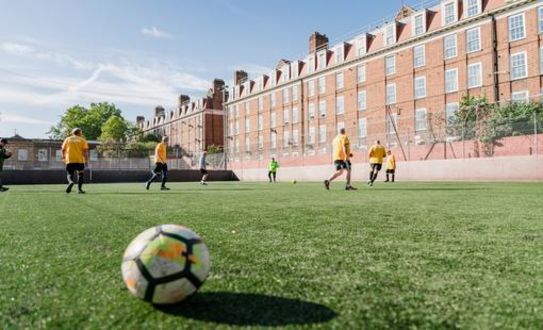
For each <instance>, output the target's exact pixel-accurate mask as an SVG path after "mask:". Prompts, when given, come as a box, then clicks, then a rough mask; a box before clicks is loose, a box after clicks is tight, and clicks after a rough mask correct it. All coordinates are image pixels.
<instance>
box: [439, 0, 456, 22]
mask: <svg viewBox="0 0 543 330" xmlns="http://www.w3.org/2000/svg"><path fill="white" fill-rule="evenodd" d="M451 4H452V5H453V10H454V19H453V20H452V21H450V22H447V18H448V17H449V16H447V10H446V8H447V6H448V5H451ZM457 21H458V0H453V1H444V2H443V3H442V4H441V25H442V26H445V25H449V24H452V23H454V22H457Z"/></svg>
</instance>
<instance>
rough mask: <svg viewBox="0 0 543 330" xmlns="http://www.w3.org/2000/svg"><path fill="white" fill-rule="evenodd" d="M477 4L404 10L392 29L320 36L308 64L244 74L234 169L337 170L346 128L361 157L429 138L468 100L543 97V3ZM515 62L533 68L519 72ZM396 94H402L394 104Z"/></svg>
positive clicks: (235, 103) (230, 131)
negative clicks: (334, 151) (437, 122)
mask: <svg viewBox="0 0 543 330" xmlns="http://www.w3.org/2000/svg"><path fill="white" fill-rule="evenodd" d="M470 3H472V4H473V6H472V7H468V5H467V4H468V1H467V0H464V1H462V0H444V1H442V2H441V3H439V4H438V5H436V6H434V7H431V8H425V9H422V10H413V9H411V8H409V7H404V8H402V10H401V11H400V12H399V14H398V16H397V17H396V20H393V22H392V23H387V24H385V25H383V26H380V27H379V28H376V29H374V30H368V31H365V32H363V33H361V34H360V35H358V36H356V37H354V38H353V39H351V40H347V41H345V42H342V43H339V44H336V45H332V46H330V45H329V44H328V39H327V38H326V36H325V35H322V34H319V33H314V34H313V35H311V37H310V40H309V52H308V53H309V55H308V56H307V57H306V58H304V59H302V60H295V61H288V60H281V61H280V62H279V64H278V65H277V67H276V68H275V69H274V70H273V71H272V72H270V73H269V74H267V75H262V76H259V77H254V79H253V80H251V79H249V77H248V76H247V74H246V73H245V72H243V71H238V72H236V74H235V77H234V86H233V87H232V89H231V90H230V91H229V99H228V101H227V102H226V107H227V118H228V119H227V125H226V128H227V132H226V133H227V137H226V139H227V140H226V141H227V148H228V151H229V162H230V163H229V164H230V166H231V167H232V168H239V167H244V168H258V167H262V166H264V164H265V163H266V162H267V161H268V159H269V158H270V157H272V156H275V157H278V158H279V159H280V161H281V162H282V164H283V165H286V166H303V165H320V164H329V163H330V144H331V141H332V139H333V137H334V136H335V135H336V134H337V131H338V128H339V127H345V128H346V130H347V134H348V135H349V136H350V137H351V143H352V145H353V147H354V150H355V161H357V160H358V161H361V160H362V159H365V157H364V154H365V152H366V147H367V146H368V145H369V144H371V143H372V142H373V140H374V139H380V140H382V141H385V142H386V143H387V144H388V147H390V148H393V150H395V149H394V148H396V150H395V151H396V152H397V153H400V150H399V149H397V148H399V147H401V146H400V145H397V144H395V143H392V142H391V141H393V140H394V139H393V138H392V135H393V134H394V132H411V133H412V135H411V138H410V139H412V140H415V141H418V140H417V139H424V138H425V136H427V135H428V134H429V133H428V130H429V129H430V127H428V124H427V123H425V122H427V119H428V118H429V117H431V116H432V115H445V114H446V111H447V109H448V108H451V109H453V108H454V106H455V104H457V103H458V102H459V101H460V99H461V98H462V96H464V95H484V96H486V98H487V99H488V100H489V101H490V102H502V101H509V100H511V99H512V98H515V97H516V98H524V96H527V97H526V98H528V97H531V98H533V97H537V96H539V95H540V91H541V87H542V83H541V65H540V63H541V62H542V61H541V55H543V53H541V52H540V49H542V48H541V47H542V44H541V40H542V38H541V33H542V32H543V23H542V22H543V9H540V8H542V7H543V5H542V4H540V3H538V2H536V1H530V0H518V1H506V0H480V1H474V2H470ZM517 15H519V16H517ZM515 24H518V26H519V27H520V28H517V29H514V28H513V27H514V25H515ZM446 46H448V47H446ZM452 46H454V47H452ZM446 49H448V51H447V52H446ZM446 54H448V55H446ZM519 54H520V55H519ZM522 54H525V56H524V55H522ZM513 58H515V59H517V60H518V61H520V63H522V61H524V60H525V61H526V65H524V66H523V65H520V66H518V67H517V68H516V69H514V68H513V67H512V65H511V62H512V59H513ZM518 61H517V63H518ZM387 64H388V65H387ZM392 64H393V65H392ZM387 67H388V68H389V72H388V73H387ZM523 70H524V71H526V72H525V74H523ZM470 72H471V74H470ZM519 73H520V74H519ZM513 75H517V76H513ZM362 77H363V78H362ZM447 77H448V78H447ZM416 82H418V85H417V86H418V88H417V86H416V85H415V83H416ZM447 82H448V83H447ZM387 89H388V90H389V91H392V90H395V97H394V98H393V99H392V98H390V100H388V101H387ZM415 90H417V91H418V92H419V95H416V94H415V92H416V91H415ZM523 91H526V92H527V93H528V94H527V95H525V94H522V93H523ZM514 93H515V94H514ZM364 96H365V97H364ZM364 98H365V102H361V101H362V100H363V99H364ZM387 103H389V104H387ZM342 104H343V105H342ZM361 104H362V105H361ZM319 110H320V112H319ZM324 110H325V111H324ZM394 120H395V125H392V123H391V122H392V121H394ZM391 125H392V126H391ZM393 126H395V128H394V127H393ZM419 126H420V127H419ZM391 127H393V128H391ZM364 128H365V129H364ZM400 144H401V143H400ZM403 152H404V153H405V150H404V151H403ZM422 154H423V153H422ZM417 159H418V158H417Z"/></svg>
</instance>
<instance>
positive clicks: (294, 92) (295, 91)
mask: <svg viewBox="0 0 543 330" xmlns="http://www.w3.org/2000/svg"><path fill="white" fill-rule="evenodd" d="M292 101H298V86H292Z"/></svg>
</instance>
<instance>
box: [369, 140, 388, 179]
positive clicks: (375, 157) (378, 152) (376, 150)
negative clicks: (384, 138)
mask: <svg viewBox="0 0 543 330" xmlns="http://www.w3.org/2000/svg"><path fill="white" fill-rule="evenodd" d="M385 157H386V151H385V147H383V146H382V145H381V141H379V140H377V141H375V144H374V145H373V146H371V148H370V150H369V151H368V158H369V159H370V168H371V170H370V178H369V180H368V184H369V185H370V186H373V183H374V182H375V179H377V175H378V174H379V171H380V170H381V168H382V167H383V159H384V158H385Z"/></svg>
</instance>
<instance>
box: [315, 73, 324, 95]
mask: <svg viewBox="0 0 543 330" xmlns="http://www.w3.org/2000/svg"><path fill="white" fill-rule="evenodd" d="M317 81H318V85H319V94H324V93H326V76H321V77H319V79H318V80H317Z"/></svg>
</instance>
